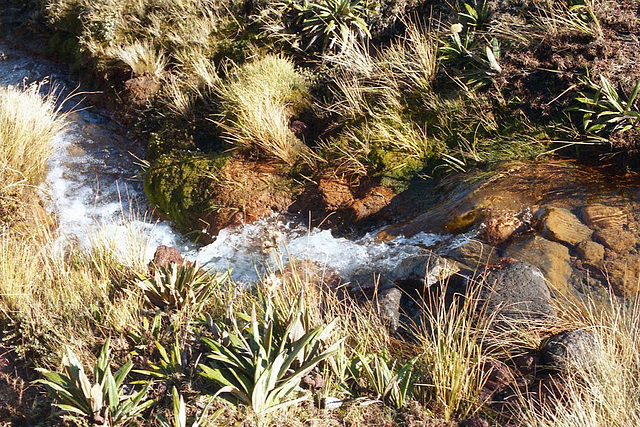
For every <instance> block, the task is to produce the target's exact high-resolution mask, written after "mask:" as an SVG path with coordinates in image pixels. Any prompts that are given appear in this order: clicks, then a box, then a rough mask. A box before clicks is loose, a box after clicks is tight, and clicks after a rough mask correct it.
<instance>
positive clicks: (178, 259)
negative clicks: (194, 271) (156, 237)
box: [149, 245, 184, 269]
mask: <svg viewBox="0 0 640 427" xmlns="http://www.w3.org/2000/svg"><path fill="white" fill-rule="evenodd" d="M169 264H176V265H178V266H181V265H182V264H184V258H183V256H182V255H181V254H180V251H179V250H178V249H176V248H174V247H173V246H165V245H160V246H158V249H156V252H155V253H154V254H153V259H152V260H151V262H150V263H149V268H152V269H153V268H156V267H162V268H168V267H169Z"/></svg>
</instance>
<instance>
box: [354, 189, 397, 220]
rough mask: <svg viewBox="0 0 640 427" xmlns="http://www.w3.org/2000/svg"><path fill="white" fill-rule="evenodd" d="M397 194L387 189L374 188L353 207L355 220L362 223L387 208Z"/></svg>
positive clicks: (355, 202) (356, 201)
mask: <svg viewBox="0 0 640 427" xmlns="http://www.w3.org/2000/svg"><path fill="white" fill-rule="evenodd" d="M394 196H395V193H394V192H393V191H391V190H390V189H388V188H386V187H373V188H372V189H370V190H369V191H367V193H366V194H365V195H364V196H363V197H361V198H359V199H357V200H355V201H354V202H353V204H352V205H351V210H352V212H353V216H354V220H355V221H361V220H363V219H365V218H367V217H369V216H370V215H373V214H376V213H378V212H379V211H380V210H381V209H382V208H384V207H386V206H387V205H388V204H389V203H390V202H391V199H393V197H394Z"/></svg>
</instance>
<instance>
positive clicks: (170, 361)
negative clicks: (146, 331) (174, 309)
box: [135, 337, 187, 384]
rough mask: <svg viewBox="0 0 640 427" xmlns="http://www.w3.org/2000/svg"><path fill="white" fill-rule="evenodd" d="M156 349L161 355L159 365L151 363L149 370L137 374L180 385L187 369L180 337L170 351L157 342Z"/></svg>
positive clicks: (141, 370)
mask: <svg viewBox="0 0 640 427" xmlns="http://www.w3.org/2000/svg"><path fill="white" fill-rule="evenodd" d="M156 348H157V349H158V354H159V355H160V360H159V361H158V363H157V364H156V363H152V362H150V363H149V369H140V370H136V371H135V372H137V373H139V374H142V375H146V376H149V377H152V378H154V379H157V380H162V381H172V382H173V383H174V384H178V383H179V382H180V380H181V378H182V377H183V375H184V372H185V370H186V368H187V366H186V363H185V360H184V359H185V358H184V357H183V355H182V352H181V351H180V343H179V341H178V337H176V339H175V342H174V343H173V344H172V345H171V347H170V348H169V351H167V349H166V348H165V347H164V346H163V345H162V344H160V343H159V342H157V341H156Z"/></svg>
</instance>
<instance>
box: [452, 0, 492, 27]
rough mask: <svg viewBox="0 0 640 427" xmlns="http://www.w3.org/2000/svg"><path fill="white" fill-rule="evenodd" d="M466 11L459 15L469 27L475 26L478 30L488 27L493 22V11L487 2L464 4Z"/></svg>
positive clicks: (474, 0) (480, 0) (483, 0)
mask: <svg viewBox="0 0 640 427" xmlns="http://www.w3.org/2000/svg"><path fill="white" fill-rule="evenodd" d="M462 7H463V8H464V11H462V12H460V13H459V15H460V17H461V18H463V19H464V20H465V21H466V23H467V24H468V25H471V26H473V27H474V28H475V29H476V30H481V29H483V28H484V27H486V26H487V25H488V24H489V22H490V21H491V9H490V8H489V5H488V4H487V0H473V1H471V2H469V3H466V2H465V3H463V4H462Z"/></svg>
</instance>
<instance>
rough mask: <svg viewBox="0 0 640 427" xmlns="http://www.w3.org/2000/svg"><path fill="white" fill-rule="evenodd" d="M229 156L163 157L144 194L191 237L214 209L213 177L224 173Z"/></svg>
mask: <svg viewBox="0 0 640 427" xmlns="http://www.w3.org/2000/svg"><path fill="white" fill-rule="evenodd" d="M227 161H228V157H227V156H223V155H219V156H206V155H202V154H195V153H188V152H182V153H180V152H174V153H171V154H164V155H162V156H160V157H159V158H158V159H157V160H156V162H155V163H154V164H153V165H152V166H151V168H150V169H149V171H148V172H147V174H146V176H145V180H144V190H145V193H146V194H147V197H149V200H150V201H151V203H153V204H154V205H155V206H157V207H158V209H160V210H161V211H162V212H163V213H164V214H166V215H167V216H168V217H169V219H171V220H172V221H173V222H174V223H175V225H176V226H177V227H178V229H179V230H180V231H181V232H183V233H188V232H190V231H193V230H197V229H199V228H200V226H201V225H200V224H199V223H198V219H199V217H200V215H201V214H202V213H203V212H207V211H210V210H211V209H213V208H214V206H213V205H212V202H211V197H210V196H211V192H212V185H213V180H212V179H211V176H212V175H215V174H216V172H219V171H220V170H222V168H223V167H224V166H225V165H226V163H227Z"/></svg>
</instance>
